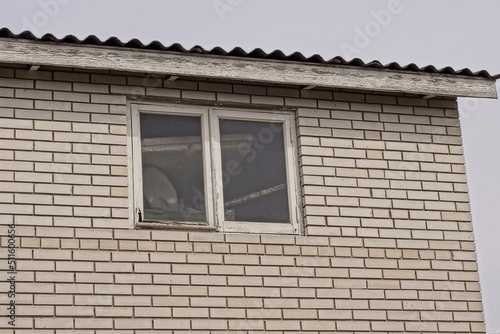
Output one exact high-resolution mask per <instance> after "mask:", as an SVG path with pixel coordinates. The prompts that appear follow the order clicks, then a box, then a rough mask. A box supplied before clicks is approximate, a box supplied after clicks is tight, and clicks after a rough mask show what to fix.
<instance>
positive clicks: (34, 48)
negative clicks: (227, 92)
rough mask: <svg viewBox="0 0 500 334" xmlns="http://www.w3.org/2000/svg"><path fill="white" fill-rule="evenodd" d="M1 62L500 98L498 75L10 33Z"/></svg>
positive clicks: (0, 45)
mask: <svg viewBox="0 0 500 334" xmlns="http://www.w3.org/2000/svg"><path fill="white" fill-rule="evenodd" d="M0 63H13V64H27V65H37V66H59V67H71V68H80V69H97V70H115V71H125V72H139V73H151V74H153V73H154V74H168V75H173V76H189V77H201V78H217V79H228V80H241V81H250V82H262V83H276V84H290V85H300V86H306V87H312V86H317V87H330V88H348V89H358V90H369V91H379V92H401V93H411V94H421V95H423V96H452V97H478V98H497V91H496V86H495V79H488V78H482V77H470V76H461V75H450V74H442V73H421V72H417V73H415V72H409V71H399V70H387V69H371V68H358V67H353V66H345V65H330V64H311V63H304V62H295V61H282V60H267V59H248V58H244V59H242V58H238V57H230V56H215V55H196V54H186V53H177V52H166V51H156V50H145V49H131V48H125V47H110V46H94V45H84V44H65V43H57V42H39V41H31V40H21V39H19V40H18V39H10V38H0Z"/></svg>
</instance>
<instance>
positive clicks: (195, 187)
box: [140, 114, 206, 222]
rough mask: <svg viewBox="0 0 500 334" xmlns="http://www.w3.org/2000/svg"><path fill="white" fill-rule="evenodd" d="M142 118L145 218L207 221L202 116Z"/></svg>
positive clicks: (142, 116) (153, 115)
mask: <svg viewBox="0 0 500 334" xmlns="http://www.w3.org/2000/svg"><path fill="white" fill-rule="evenodd" d="M140 117H141V120H140V124H141V143H142V184H143V197H144V213H143V215H144V220H149V221H151V220H152V221H179V222H204V221H206V217H205V203H204V180H203V152H202V139H201V118H200V117H192V116H173V115H156V114H141V116H140Z"/></svg>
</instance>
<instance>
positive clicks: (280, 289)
mask: <svg viewBox="0 0 500 334" xmlns="http://www.w3.org/2000/svg"><path fill="white" fill-rule="evenodd" d="M145 94H147V98H149V99H152V100H156V101H158V103H165V102H168V101H174V100H175V101H178V100H179V99H180V98H182V99H185V100H186V101H191V102H192V103H203V102H205V103H206V102H209V103H210V102H214V101H216V102H218V103H223V104H225V105H228V106H232V105H234V106H242V105H250V103H252V104H254V106H258V107H267V108H269V109H273V108H281V107H283V108H295V109H296V110H297V111H296V114H297V124H298V129H297V133H298V135H299V140H298V143H299V154H300V157H299V161H300V174H301V182H302V196H303V203H304V210H303V212H304V219H303V221H302V223H303V224H304V226H305V229H306V233H307V236H281V235H257V234H247V235H245V234H226V235H224V234H222V233H217V232H215V233H210V232H204V233H200V232H186V231H158V230H129V229H128V227H129V217H128V214H129V211H128V206H129V198H128V190H129V189H128V169H127V168H128V166H127V163H128V161H127V147H126V143H127V137H126V136H127V133H126V124H127V119H126V112H127V109H126V102H127V96H129V97H130V98H144V97H145ZM196 101H198V102H196ZM457 117H458V113H457V111H456V102H455V101H454V100H451V99H431V100H425V99H420V98H418V97H414V96H405V95H403V94H394V95H381V94H378V93H369V92H367V93H363V92H352V91H345V92H344V91H340V90H335V91H332V90H328V91H327V90H325V91H322V90H316V89H315V90H300V89H298V88H295V87H277V86H274V85H269V86H265V85H262V84H246V83H241V82H234V83H231V82H211V81H206V80H199V81H197V80H192V79H179V80H177V81H173V82H172V81H166V80H162V79H161V78H160V79H158V78H155V77H146V76H139V75H138V76H129V75H128V74H124V73H112V74H108V73H105V72H100V73H99V74H97V73H95V74H94V73H92V72H85V73H83V72H81V73H76V72H72V71H68V70H62V69H53V70H44V69H43V68H42V69H40V70H39V71H37V72H30V71H27V70H26V69H24V68H22V67H19V68H10V67H4V68H1V69H0V139H1V140H0V210H1V212H2V215H1V216H0V222H1V224H2V225H1V228H2V229H3V230H5V229H6V225H7V224H10V223H12V222H15V223H16V225H17V228H16V232H17V235H18V242H17V246H18V253H17V256H18V275H17V280H18V283H17V292H18V294H17V297H16V302H17V321H16V325H17V326H16V333H33V332H35V330H36V332H40V333H67V332H68V331H72V332H76V333H109V332H111V331H115V332H116V331H119V332H122V333H146V332H148V333H149V332H150V331H151V330H158V331H160V332H162V333H163V332H164V333H231V332H232V333H243V332H244V333H246V332H248V333H258V332H267V333H298V332H301V333H331V332H342V333H353V332H380V333H397V332H415V333H422V332H426V333H427V332H429V333H432V332H454V333H458V332H460V333H470V332H473V333H484V331H485V328H484V323H483V313H482V306H481V296H480V292H479V291H480V289H479V284H478V275H477V264H476V257H475V247H474V240H473V234H472V226H471V223H470V219H471V217H470V207H469V205H468V195H467V186H466V177H465V174H464V173H465V169H464V160H463V151H462V147H461V138H460V127H459V126H460V125H459V121H458V118H457ZM2 236H5V232H2ZM1 245H2V247H3V248H2V256H3V257H5V255H4V254H6V253H5V252H4V251H5V247H7V239H6V238H5V237H3V238H2V239H1ZM6 265H7V264H6V260H2V262H1V265H0V266H1V268H2V270H4V269H6ZM2 282H3V283H2V284H3V285H2V286H3V287H6V286H5V284H6V283H5V279H2ZM2 290H3V291H6V288H5V289H2ZM0 303H1V304H3V305H4V306H2V314H3V315H6V314H7V313H6V312H7V311H6V307H5V304H6V303H8V299H7V296H6V294H5V293H4V294H2V295H1V296H0ZM4 320H5V317H4ZM0 328H3V329H2V331H3V332H5V333H13V329H12V328H11V327H9V326H8V325H7V323H6V321H3V322H1V323H0Z"/></svg>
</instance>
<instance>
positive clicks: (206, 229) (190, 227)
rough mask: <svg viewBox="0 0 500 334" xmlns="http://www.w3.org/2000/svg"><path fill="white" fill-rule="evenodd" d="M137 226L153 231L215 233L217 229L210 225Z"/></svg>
mask: <svg viewBox="0 0 500 334" xmlns="http://www.w3.org/2000/svg"><path fill="white" fill-rule="evenodd" d="M135 226H136V227H137V228H138V229H153V230H181V231H203V232H215V231H216V228H215V227H213V226H208V225H196V224H183V223H173V222H155V221H150V222H147V221H146V222H140V223H139V222H137V223H136V224H135Z"/></svg>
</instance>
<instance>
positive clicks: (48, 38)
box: [0, 28, 497, 79]
mask: <svg viewBox="0 0 500 334" xmlns="http://www.w3.org/2000/svg"><path fill="white" fill-rule="evenodd" d="M0 38H14V39H26V40H33V41H44V42H58V43H68V44H85V45H103V46H112V47H126V48H134V49H148V50H159V51H172V52H184V53H195V54H208V55H217V56H231V57H242V58H256V59H273V60H283V61H297V62H306V63H316V64H327V65H345V66H356V67H367V68H380V69H389V70H396V71H410V72H424V73H442V74H451V75H463V76H472V77H482V78H488V79H494V78H495V79H496V77H497V76H492V75H490V74H489V73H488V72H487V71H486V70H481V71H478V72H472V71H471V70H470V69H468V68H463V69H460V70H455V69H453V68H452V67H449V66H447V67H444V68H440V69H437V68H436V67H434V66H432V65H428V66H424V67H419V66H417V65H416V64H414V63H411V64H408V65H404V66H402V65H400V64H398V63H396V62H392V63H388V64H385V65H384V64H382V63H381V62H379V61H378V60H374V61H371V62H368V63H365V62H364V61H362V60H361V59H359V58H354V59H352V60H345V59H344V58H342V57H340V56H337V57H333V58H331V59H329V60H326V59H324V58H323V57H321V56H320V55H317V54H315V55H313V56H311V57H305V56H304V55H303V54H302V53H300V52H294V53H292V54H288V55H287V54H284V53H283V51H281V50H275V51H273V52H271V53H266V52H264V51H263V50H262V49H254V50H252V51H250V52H246V51H245V50H243V49H242V48H240V47H236V48H234V49H232V50H230V51H226V50H224V49H223V48H221V47H215V48H213V49H211V50H207V49H204V48H203V47H201V46H194V47H192V48H191V49H186V48H184V47H183V46H182V45H181V44H178V43H174V44H172V45H169V46H165V45H163V44H162V43H161V42H159V41H153V42H151V43H149V44H143V43H142V42H141V41H140V40H138V39H135V38H134V39H131V40H129V41H127V42H123V41H121V40H120V39H118V38H117V37H111V38H108V39H107V40H104V41H102V40H100V39H99V38H98V37H97V36H95V35H90V36H88V37H86V38H85V39H83V40H82V39H79V38H77V37H75V36H73V35H68V36H65V37H63V38H57V37H55V36H54V35H52V34H45V35H43V36H42V37H37V36H35V35H33V34H32V33H31V32H29V31H24V32H22V33H20V34H15V33H13V32H12V31H10V30H9V29H8V28H2V29H0Z"/></svg>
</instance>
